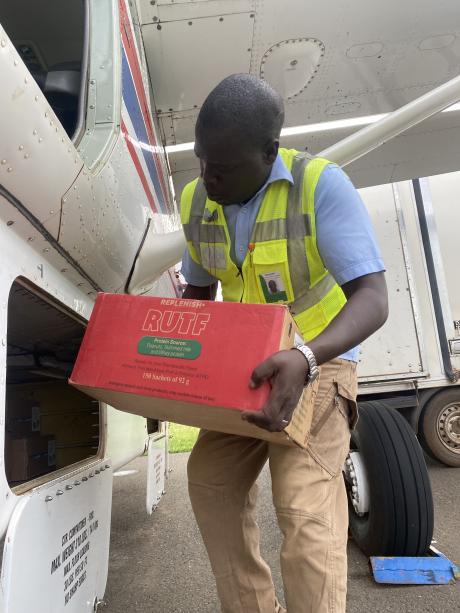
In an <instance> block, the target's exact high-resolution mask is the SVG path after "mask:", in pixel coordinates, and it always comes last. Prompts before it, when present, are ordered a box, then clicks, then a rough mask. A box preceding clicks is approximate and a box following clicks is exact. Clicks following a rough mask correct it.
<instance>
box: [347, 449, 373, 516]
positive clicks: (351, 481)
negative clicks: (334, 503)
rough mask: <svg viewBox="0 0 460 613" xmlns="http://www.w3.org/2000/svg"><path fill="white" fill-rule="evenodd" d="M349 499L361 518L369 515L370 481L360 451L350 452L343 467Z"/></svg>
mask: <svg viewBox="0 0 460 613" xmlns="http://www.w3.org/2000/svg"><path fill="white" fill-rule="evenodd" d="M343 473H344V477H345V485H346V488H347V494H348V499H349V500H350V502H351V504H352V507H353V511H354V512H355V513H356V515H358V516H359V517H364V516H365V515H367V513H369V500H370V492H369V481H368V478H367V473H366V468H365V466H364V462H363V460H362V457H361V454H360V453H359V451H353V450H350V453H349V454H348V456H347V459H346V461H345V465H344V467H343Z"/></svg>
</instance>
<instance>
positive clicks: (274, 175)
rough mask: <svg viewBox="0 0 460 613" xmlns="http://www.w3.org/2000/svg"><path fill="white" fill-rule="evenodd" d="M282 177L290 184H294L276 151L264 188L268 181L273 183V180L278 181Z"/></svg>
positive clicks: (268, 183)
mask: <svg viewBox="0 0 460 613" xmlns="http://www.w3.org/2000/svg"><path fill="white" fill-rule="evenodd" d="M282 179H284V180H285V181H289V183H291V185H294V179H293V178H292V174H291V173H290V172H289V170H288V169H287V166H286V164H285V163H284V162H283V158H282V157H281V156H280V154H279V153H278V155H277V156H276V160H275V162H274V164H273V166H272V169H271V172H270V175H269V177H268V179H267V182H266V183H265V185H264V188H265V187H267V185H270V183H274V182H275V181H280V180H282Z"/></svg>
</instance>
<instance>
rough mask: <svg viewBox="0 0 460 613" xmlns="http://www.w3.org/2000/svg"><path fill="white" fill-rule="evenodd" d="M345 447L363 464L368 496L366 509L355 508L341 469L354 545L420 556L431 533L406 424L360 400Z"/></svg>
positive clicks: (424, 476)
mask: <svg viewBox="0 0 460 613" xmlns="http://www.w3.org/2000/svg"><path fill="white" fill-rule="evenodd" d="M351 450H352V451H353V450H355V451H357V452H359V458H360V462H361V463H362V464H363V465H364V468H365V473H366V481H367V485H366V488H367V491H366V492H365V493H366V497H367V498H368V500H369V502H368V505H367V506H368V508H367V512H365V513H357V512H356V511H355V506H356V499H355V500H354V504H352V502H353V492H352V489H353V490H354V491H355V492H356V491H357V488H356V487H353V488H352V487H351V486H350V479H349V478H347V473H346V470H345V483H346V486H347V492H348V500H349V527H350V531H351V534H352V536H353V538H354V540H355V542H356V543H357V545H358V546H359V547H360V548H361V549H362V550H363V552H364V553H365V554H366V555H368V556H371V555H377V556H419V555H424V554H425V553H426V552H427V550H428V548H429V546H430V543H431V538H432V535H433V498H432V494H431V486H430V481H429V477H428V471H427V468H426V464H425V459H424V456H423V452H422V449H421V448H420V445H419V443H418V441H417V438H416V436H415V433H414V432H413V430H412V428H411V427H410V426H409V424H408V423H407V421H406V420H405V419H404V418H403V417H402V416H401V415H400V414H399V413H398V412H397V411H395V410H393V409H388V408H387V407H385V405H384V404H383V403H381V402H379V401H370V402H365V403H362V404H361V405H360V418H359V422H358V425H357V428H356V430H355V431H354V432H352V437H351ZM347 462H348V464H349V465H350V458H349V459H348V460H347ZM354 474H355V473H354V472H353V473H352V475H354Z"/></svg>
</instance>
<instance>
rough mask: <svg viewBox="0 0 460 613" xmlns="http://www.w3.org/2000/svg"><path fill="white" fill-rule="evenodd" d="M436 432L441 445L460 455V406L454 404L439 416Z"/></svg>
mask: <svg viewBox="0 0 460 613" xmlns="http://www.w3.org/2000/svg"><path fill="white" fill-rule="evenodd" d="M436 430H437V433H438V437H439V440H440V441H441V443H442V444H443V445H444V447H446V449H448V450H449V451H450V452H452V453H456V454H458V455H460V404H459V403H458V402H452V403H451V404H448V405H447V406H445V407H444V409H443V410H442V412H441V413H440V414H439V416H438V420H437V423H436Z"/></svg>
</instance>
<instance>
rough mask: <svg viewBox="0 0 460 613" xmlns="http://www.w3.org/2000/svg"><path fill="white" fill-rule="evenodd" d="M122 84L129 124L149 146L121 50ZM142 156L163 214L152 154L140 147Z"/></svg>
mask: <svg viewBox="0 0 460 613" xmlns="http://www.w3.org/2000/svg"><path fill="white" fill-rule="evenodd" d="M121 55H122V84H123V100H124V102H125V106H126V109H127V111H128V113H129V117H130V119H131V123H132V124H133V128H134V132H135V133H136V136H137V140H138V141H139V142H141V143H145V144H146V145H149V138H148V135H147V129H146V127H145V122H144V117H143V116H142V112H141V108H140V106H139V100H138V99H137V93H136V88H135V87H134V82H133V78H132V76H131V71H130V69H129V65H128V60H127V58H126V54H125V50H124V49H123V50H122V54H121ZM140 150H141V151H142V155H143V156H144V160H145V163H146V165H147V169H148V171H149V175H150V178H151V179H152V182H153V185H154V187H155V193H156V197H157V200H158V203H159V205H160V207H161V209H162V211H163V212H165V209H166V207H165V201H164V198H163V192H162V191H161V183H160V178H159V177H158V173H157V169H156V167H155V161H154V159H153V153H152V152H151V151H146V150H145V149H143V148H142V147H141V148H140Z"/></svg>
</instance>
